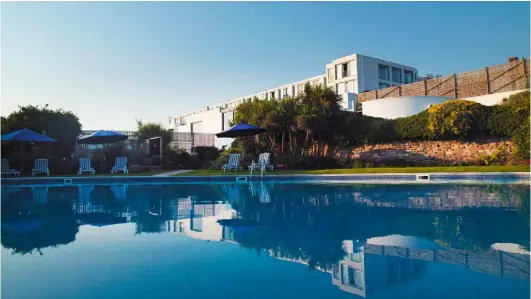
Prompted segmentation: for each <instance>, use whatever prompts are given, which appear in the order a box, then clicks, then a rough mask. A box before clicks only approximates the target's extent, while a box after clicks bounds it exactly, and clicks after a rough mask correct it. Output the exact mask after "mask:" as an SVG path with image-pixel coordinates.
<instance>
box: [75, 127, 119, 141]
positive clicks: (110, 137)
mask: <svg viewBox="0 0 531 299" xmlns="http://www.w3.org/2000/svg"><path fill="white" fill-rule="evenodd" d="M127 138H128V137H127V135H124V134H120V133H116V132H113V131H105V130H101V131H98V132H96V133H93V134H90V135H88V136H85V137H81V138H79V139H78V140H77V143H78V144H104V143H115V142H118V141H122V140H127Z"/></svg>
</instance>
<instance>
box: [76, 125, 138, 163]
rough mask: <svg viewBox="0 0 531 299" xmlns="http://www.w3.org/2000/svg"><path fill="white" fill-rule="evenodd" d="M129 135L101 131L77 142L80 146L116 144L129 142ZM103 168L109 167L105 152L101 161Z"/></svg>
mask: <svg viewBox="0 0 531 299" xmlns="http://www.w3.org/2000/svg"><path fill="white" fill-rule="evenodd" d="M127 138H128V137H127V135H124V134H120V133H116V132H113V131H105V130H101V131H98V132H96V133H93V134H90V135H88V136H85V137H81V138H79V139H78V140H77V143H78V144H103V143H115V142H118V141H123V140H127ZM101 165H102V168H105V166H106V165H107V157H106V154H105V151H104V152H103V160H102V161H101Z"/></svg>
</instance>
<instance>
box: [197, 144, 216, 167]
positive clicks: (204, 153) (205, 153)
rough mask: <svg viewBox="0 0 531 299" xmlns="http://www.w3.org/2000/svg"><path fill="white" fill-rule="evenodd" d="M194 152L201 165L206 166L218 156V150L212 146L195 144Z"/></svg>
mask: <svg viewBox="0 0 531 299" xmlns="http://www.w3.org/2000/svg"><path fill="white" fill-rule="evenodd" d="M194 152H195V153H196V154H197V159H198V160H199V163H200V164H201V165H202V166H203V167H205V166H206V167H208V166H210V164H211V163H212V162H214V161H216V159H217V157H218V156H219V150H218V149H217V148H216V147H214V146H196V147H195V148H194Z"/></svg>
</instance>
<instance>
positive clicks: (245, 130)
mask: <svg viewBox="0 0 531 299" xmlns="http://www.w3.org/2000/svg"><path fill="white" fill-rule="evenodd" d="M265 131H266V130H265V129H263V128H259V127H255V126H252V125H249V124H244V123H239V124H237V125H235V126H233V127H231V128H230V129H228V130H226V131H223V132H221V133H217V134H216V136H217V137H218V138H236V137H248V136H254V135H257V134H261V133H264V132H265Z"/></svg>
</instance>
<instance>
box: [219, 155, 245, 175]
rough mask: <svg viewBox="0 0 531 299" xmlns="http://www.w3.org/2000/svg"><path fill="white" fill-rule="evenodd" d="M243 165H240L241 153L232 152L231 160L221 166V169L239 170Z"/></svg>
mask: <svg viewBox="0 0 531 299" xmlns="http://www.w3.org/2000/svg"><path fill="white" fill-rule="evenodd" d="M241 168H242V167H241V166H240V154H230V156H229V162H227V163H226V164H224V165H223V166H221V170H223V171H226V170H235V171H238V170H240V169H241Z"/></svg>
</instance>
